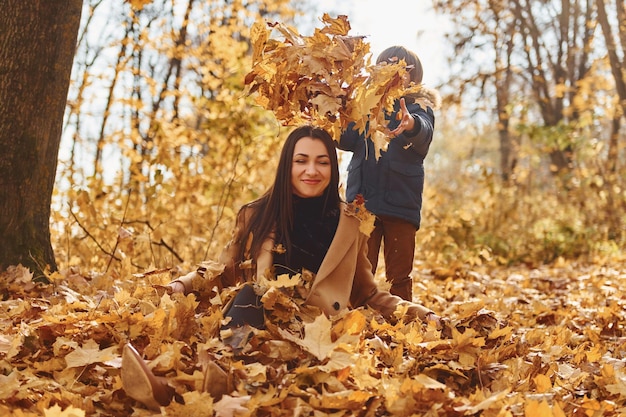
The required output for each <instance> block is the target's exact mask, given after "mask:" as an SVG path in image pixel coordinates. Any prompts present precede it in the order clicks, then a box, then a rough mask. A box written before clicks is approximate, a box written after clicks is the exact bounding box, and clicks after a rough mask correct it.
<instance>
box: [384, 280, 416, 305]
mask: <svg viewBox="0 0 626 417" xmlns="http://www.w3.org/2000/svg"><path fill="white" fill-rule="evenodd" d="M389 292H390V293H392V294H393V295H397V296H398V297H400V298H402V299H404V300H407V301H413V280H412V279H411V278H410V277H406V278H397V279H394V280H393V281H391V288H390V289H389Z"/></svg>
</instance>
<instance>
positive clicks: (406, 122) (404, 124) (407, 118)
mask: <svg viewBox="0 0 626 417" xmlns="http://www.w3.org/2000/svg"><path fill="white" fill-rule="evenodd" d="M400 115H401V116H402V118H401V119H400V124H398V127H396V128H395V129H393V130H390V131H389V134H390V135H391V136H398V135H399V134H401V133H402V132H404V131H406V130H413V128H414V127H415V119H413V116H412V115H411V113H409V109H408V108H407V107H406V102H405V101H404V98H401V99H400Z"/></svg>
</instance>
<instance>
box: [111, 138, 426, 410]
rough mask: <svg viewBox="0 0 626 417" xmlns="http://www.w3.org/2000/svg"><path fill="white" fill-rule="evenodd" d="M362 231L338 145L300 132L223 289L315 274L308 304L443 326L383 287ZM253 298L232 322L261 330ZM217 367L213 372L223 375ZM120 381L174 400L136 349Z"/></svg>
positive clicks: (244, 215)
mask: <svg viewBox="0 0 626 417" xmlns="http://www.w3.org/2000/svg"><path fill="white" fill-rule="evenodd" d="M359 226H360V220H359V219H358V217H357V216H354V214H353V213H352V212H351V211H350V210H348V205H347V204H345V203H343V202H341V199H340V197H339V168H338V162H337V153H336V149H335V142H334V140H333V139H332V138H331V137H330V135H329V134H328V133H327V132H326V131H325V130H323V129H319V128H316V127H312V126H302V127H298V128H296V129H295V130H293V131H292V132H291V133H290V134H289V136H288V137H287V139H286V141H285V144H284V145H283V149H282V152H281V156H280V160H279V163H278V168H277V171H276V177H275V180H274V184H273V185H272V186H271V188H270V189H269V191H267V192H266V193H265V194H264V195H263V196H261V197H260V198H259V199H257V200H255V201H253V202H251V203H249V204H247V205H245V206H244V207H243V208H242V209H241V210H240V212H239V215H238V217H237V225H236V228H235V233H234V237H233V239H232V240H231V242H230V244H229V245H228V246H227V247H226V249H225V250H224V253H223V254H222V257H221V261H222V262H223V263H224V264H225V269H224V271H223V272H222V273H221V274H219V276H218V277H217V283H218V285H219V286H221V287H222V288H224V287H229V286H234V285H237V284H239V283H241V282H248V283H253V282H254V281H255V280H256V277H257V276H261V275H264V276H265V277H271V276H273V275H275V276H278V275H281V274H284V273H287V274H290V275H293V274H296V273H302V272H304V271H310V272H312V273H313V274H314V279H313V280H312V282H311V284H310V288H307V289H305V290H304V291H303V294H304V296H303V297H304V300H305V301H304V302H305V304H307V305H310V306H315V307H318V308H319V309H320V310H321V312H323V313H325V314H327V315H334V314H337V313H339V312H340V311H342V310H344V309H346V308H354V307H360V306H369V307H371V308H373V309H375V310H378V311H379V312H380V313H381V314H382V315H383V316H384V317H386V318H388V319H391V320H393V319H394V312H395V311H396V309H397V308H398V307H399V306H406V307H407V309H406V311H407V312H406V315H405V316H404V317H405V319H407V318H408V319H415V318H419V319H421V320H423V321H426V320H434V321H436V322H437V324H439V317H438V316H437V315H435V313H433V312H432V311H430V310H429V309H427V308H426V307H424V306H422V305H419V304H415V303H411V302H407V301H404V300H402V299H401V298H400V297H397V296H394V295H391V294H390V293H389V292H387V291H381V290H379V289H378V287H377V285H376V282H375V281H374V276H373V274H372V270H371V264H370V262H369V261H368V259H367V236H365V235H364V234H362V233H361V232H360V231H359ZM251 261H252V263H251ZM251 266H252V267H251ZM197 273H198V271H196V272H194V273H191V274H188V275H186V276H184V277H182V278H180V279H178V280H175V281H173V282H172V283H170V284H169V286H170V288H171V289H172V291H174V292H184V293H188V292H190V291H191V290H192V289H193V283H192V281H193V279H194V278H195V277H196V274H197ZM211 282H212V284H213V283H214V281H213V280H212V281H211ZM243 288H248V289H249V288H251V286H244V287H243ZM241 298H245V299H246V300H244V301H241V300H240V299H241ZM254 298H255V294H254V292H253V291H250V290H247V291H241V292H240V293H239V295H238V296H237V297H235V301H234V302H233V306H232V307H231V309H230V311H229V314H228V316H230V317H232V320H231V322H230V325H240V324H243V323H247V324H253V325H255V326H256V327H262V326H263V321H264V319H263V310H262V308H255V305H258V304H259V303H258V301H255V300H254ZM250 307H252V308H250ZM259 307H262V306H260V305H259ZM259 317H261V318H260V319H259ZM213 368H214V369H213ZM213 368H212V369H210V370H209V371H210V372H214V373H215V372H217V373H218V374H219V373H220V372H222V373H223V371H221V369H219V367H217V366H215V367H213ZM215 379H219V380H222V381H226V379H227V376H226V375H211V376H209V375H205V388H206V387H207V385H209V384H208V383H207V380H215ZM122 380H123V382H124V389H125V390H126V392H127V394H128V395H129V396H131V397H132V398H134V399H136V400H138V401H141V402H143V403H144V404H146V405H148V406H149V407H151V408H157V409H158V406H159V404H160V405H165V404H167V403H169V401H171V398H172V394H171V393H170V391H168V390H167V389H166V388H165V387H164V385H163V384H160V383H159V382H157V381H156V379H155V377H154V375H152V374H151V372H150V371H149V370H148V368H147V367H146V365H145V364H144V363H143V361H142V359H141V357H140V356H139V355H138V353H137V352H136V351H135V350H134V349H133V348H132V346H130V345H127V346H126V347H125V348H124V355H123V362H122ZM126 381H128V382H126ZM131 381H132V382H131Z"/></svg>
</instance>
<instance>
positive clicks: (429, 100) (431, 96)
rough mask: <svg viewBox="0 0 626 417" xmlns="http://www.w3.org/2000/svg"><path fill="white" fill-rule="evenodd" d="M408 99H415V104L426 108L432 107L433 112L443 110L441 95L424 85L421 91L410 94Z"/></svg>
mask: <svg viewBox="0 0 626 417" xmlns="http://www.w3.org/2000/svg"><path fill="white" fill-rule="evenodd" d="M408 97H409V98H411V99H413V102H414V103H417V104H419V105H420V106H422V107H424V108H426V107H430V108H431V109H433V110H439V109H440V108H441V95H440V94H439V91H437V90H435V89H434V88H429V87H425V86H423V85H422V87H421V88H420V90H419V91H417V92H416V93H412V94H408Z"/></svg>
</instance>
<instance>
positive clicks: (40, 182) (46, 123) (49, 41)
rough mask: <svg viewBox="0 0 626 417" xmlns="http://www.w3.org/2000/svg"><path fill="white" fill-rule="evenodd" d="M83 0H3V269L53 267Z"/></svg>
mask: <svg viewBox="0 0 626 417" xmlns="http://www.w3.org/2000/svg"><path fill="white" fill-rule="evenodd" d="M81 9H82V0H28V1H24V0H0V148H1V149H2V152H0V271H3V270H5V269H6V268H7V267H8V266H11V265H17V264H22V265H24V266H26V267H28V268H30V269H31V270H32V272H33V273H34V276H35V278H43V277H44V273H45V271H46V269H48V268H49V269H50V270H51V271H54V270H56V268H57V266H56V261H55V258H54V251H53V249H52V245H51V242H50V204H51V200H52V191H53V188H54V182H55V174H56V168H57V158H58V151H59V144H60V141H61V132H62V127H63V114H64V112H65V105H66V100H67V92H68V88H69V83H70V74H71V70H72V62H73V58H74V51H75V46H76V38H77V35H78V28H79V25H80V17H81Z"/></svg>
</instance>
